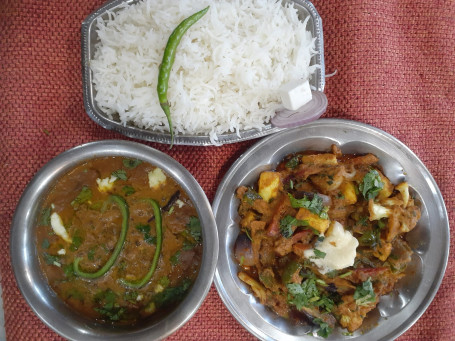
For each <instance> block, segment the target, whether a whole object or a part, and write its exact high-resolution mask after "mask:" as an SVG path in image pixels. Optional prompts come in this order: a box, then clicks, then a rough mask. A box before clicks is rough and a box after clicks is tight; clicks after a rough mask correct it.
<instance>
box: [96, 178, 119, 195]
mask: <svg viewBox="0 0 455 341" xmlns="http://www.w3.org/2000/svg"><path fill="white" fill-rule="evenodd" d="M117 179H118V178H117V177H116V176H115V175H111V177H107V178H104V179H99V178H98V179H96V183H97V184H98V190H99V191H100V192H108V191H110V190H111V189H112V186H114V182H115V181H116V180H117Z"/></svg>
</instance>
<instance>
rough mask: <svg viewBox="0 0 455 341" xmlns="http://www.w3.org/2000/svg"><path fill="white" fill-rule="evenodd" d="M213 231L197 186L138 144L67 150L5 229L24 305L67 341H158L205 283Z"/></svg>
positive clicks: (189, 311) (213, 257) (198, 300)
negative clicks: (105, 339)
mask: <svg viewBox="0 0 455 341" xmlns="http://www.w3.org/2000/svg"><path fill="white" fill-rule="evenodd" d="M217 242H218V237H217V229H216V224H215V221H214V217H213V214H212V210H211V207H210V204H209V202H208V200H207V198H206V196H205V194H204V192H203V190H202V188H201V187H200V186H199V184H198V183H197V181H196V180H195V179H194V178H193V176H192V175H191V174H190V173H189V172H188V170H186V169H185V168H184V167H183V166H182V165H180V164H179V163H178V162H177V161H175V160H174V159H172V158H171V157H169V156H167V155H166V154H163V153H162V152H159V151H157V150H155V149H153V148H150V147H148V146H145V145H142V144H139V143H134V142H127V141H116V140H110V141H108V140H106V141H99V142H93V143H88V144H84V145H81V146H78V147H75V148H73V149H70V150H68V151H66V152H64V153H62V154H60V155H58V156H57V157H55V158H54V159H52V160H51V161H49V162H48V163H47V164H46V165H45V166H44V167H43V168H42V169H41V170H40V171H39V172H38V173H37V174H36V175H35V177H34V178H33V179H32V180H31V182H30V183H29V185H28V186H27V188H26V189H25V191H24V193H23V195H22V197H21V199H20V201H19V204H18V206H17V209H16V212H15V214H14V218H13V221H12V227H11V250H10V251H11V261H12V266H13V269H14V273H15V276H16V280H17V283H18V286H19V288H20V290H21V292H22V294H23V296H24V298H25V299H26V301H27V303H28V304H29V305H30V307H31V308H32V309H33V311H34V312H35V313H36V314H37V315H38V317H39V318H40V319H41V320H42V321H43V322H44V323H45V324H46V325H48V326H49V327H50V328H51V329H53V330H54V331H56V332H57V333H58V334H60V335H62V336H63V337H65V338H67V339H71V340H77V339H81V338H83V339H84V340H95V339H102V338H109V339H113V340H114V339H115V340H129V339H131V338H132V337H134V338H136V339H139V340H142V339H144V340H145V339H150V338H152V339H161V338H164V337H166V336H168V335H170V334H171V333H173V332H174V331H176V330H177V329H178V328H179V327H181V326H182V325H183V324H184V323H185V322H187V321H188V320H189V319H190V318H191V317H192V315H193V314H194V313H195V312H196V311H197V309H198V308H199V306H200V305H201V304H202V302H203V300H204V298H205V297H206V295H207V293H208V291H209V289H210V286H211V282H212V279H213V275H214V271H215V266H216V261H217V255H218V247H217V246H218V244H217Z"/></svg>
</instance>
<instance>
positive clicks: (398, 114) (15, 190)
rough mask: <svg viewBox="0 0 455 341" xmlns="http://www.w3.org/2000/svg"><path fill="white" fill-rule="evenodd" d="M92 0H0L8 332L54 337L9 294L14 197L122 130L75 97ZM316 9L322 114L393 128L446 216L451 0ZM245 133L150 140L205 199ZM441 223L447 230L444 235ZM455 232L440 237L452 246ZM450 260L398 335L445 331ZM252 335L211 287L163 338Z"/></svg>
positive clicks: (452, 151) (454, 275) (14, 291)
mask: <svg viewBox="0 0 455 341" xmlns="http://www.w3.org/2000/svg"><path fill="white" fill-rule="evenodd" d="M102 2H103V1H101V0H80V1H77V2H74V1H69V0H62V1H34V0H22V1H14V0H11V1H9V0H6V1H5V0H2V1H0V32H1V33H0V61H1V63H0V116H1V120H0V170H1V171H0V174H1V176H0V189H1V195H0V198H1V199H0V200H1V204H0V275H1V285H2V287H3V302H4V309H5V321H6V326H5V327H6V334H7V338H8V340H14V341H16V340H60V339H61V338H60V337H59V336H58V335H56V334H55V333H54V332H53V331H51V330H50V329H48V328H47V327H46V326H45V325H44V324H43V323H42V322H41V321H40V320H39V319H38V318H37V317H36V316H35V315H34V314H33V313H32V311H31V309H30V308H29V307H28V305H27V304H26V302H25V300H24V299H23V298H22V296H21V295H20V292H19V290H18V287H17V285H16V282H15V280H14V276H13V273H12V269H11V265H10V259H9V229H10V222H11V218H12V214H13V212H14V208H15V206H16V204H17V202H18V199H19V197H20V195H21V193H22V191H23V190H24V188H25V186H26V184H27V182H28V181H30V179H31V178H32V176H33V175H34V173H35V172H36V171H37V170H38V169H39V168H40V167H41V166H43V165H44V164H45V163H46V162H47V161H48V160H49V159H51V158H52V157H54V156H55V155H57V154H58V153H60V152H62V151H64V150H66V149H69V148H71V147H73V146H76V145H78V144H81V143H84V142H90V141H95V140H101V139H112V138H120V139H122V138H124V137H122V136H120V135H118V134H116V133H113V132H109V131H106V130H104V129H103V128H101V127H99V126H98V125H96V124H95V123H94V122H92V121H91V120H90V119H89V118H88V116H87V115H86V114H85V110H84V106H83V102H82V91H81V88H82V85H81V67H80V26H81V22H82V21H83V19H84V18H85V17H86V16H87V15H88V14H89V13H91V12H92V11H93V10H95V9H96V8H97V7H99V6H100V5H101V4H102ZM314 4H315V6H316V8H317V9H318V11H319V13H320V14H321V16H322V19H323V26H324V38H325V41H324V42H325V60H326V71H327V73H331V72H333V71H335V70H337V71H338V73H337V75H336V76H334V77H332V78H330V79H327V85H326V89H325V92H326V94H327V96H328V99H329V107H328V111H327V113H326V115H325V117H337V118H345V119H352V120H357V121H361V122H365V123H368V124H371V125H374V126H376V127H378V128H381V129H383V130H385V131H387V132H388V133H390V134H392V135H394V136H395V137H397V138H398V139H400V140H401V141H403V142H404V143H405V144H406V145H407V146H409V147H410V148H411V149H412V150H413V151H414V152H415V153H416V154H417V155H418V156H419V157H420V158H421V160H422V161H423V162H424V163H425V165H426V166H427V167H428V169H429V170H430V172H431V173H432V174H433V176H434V178H435V179H436V182H437V183H438V185H439V187H440V189H441V192H442V194H443V196H444V199H445V201H446V205H447V210H448V212H449V219H450V223H451V225H452V226H453V225H454V219H455V210H454V206H455V195H454V193H455V176H454V174H455V173H454V170H453V169H454V167H453V165H454V164H455V147H454V145H455V142H454V141H455V137H454V133H455V129H454V126H455V114H454V108H455V106H454V104H455V102H454V98H455V90H454V87H455V2H453V1H436V0H434V1H423V0H408V1H391V0H385V1H373V0H365V1H361V0H355V1H343V0H333V1H322V0H317V1H314ZM253 143H254V141H249V142H243V143H239V144H234V145H227V146H223V147H218V148H217V147H208V148H203V147H188V146H175V147H174V148H173V149H172V150H171V151H169V150H168V148H167V146H163V145H159V144H154V143H148V144H149V145H151V146H153V147H154V148H157V149H159V150H161V151H163V152H166V153H168V154H170V155H171V156H173V157H174V158H175V159H177V161H179V162H181V163H182V164H183V165H184V166H185V167H187V168H188V169H189V170H190V172H191V173H193V174H194V176H195V177H196V179H197V180H198V181H199V182H200V184H201V186H202V187H203V189H204V190H205V192H206V193H207V196H208V198H209V200H213V197H214V194H215V191H216V188H217V185H218V184H219V182H220V181H221V179H222V177H223V175H224V174H225V173H226V171H227V170H228V168H229V166H230V164H231V163H232V162H233V161H234V160H235V159H236V158H237V157H238V156H240V155H241V153H243V152H244V151H245V150H246V149H247V148H248V147H249V146H251V145H252V144H253ZM454 237H455V236H454V233H452V240H454V239H455V238H454ZM453 247H454V242H452V243H451V253H453V251H454V249H453ZM454 279H455V264H454V261H453V260H452V259H450V260H449V265H448V268H447V272H446V275H445V278H444V280H443V282H442V285H441V288H440V290H439V292H438V294H437V295H436V298H435V299H434V301H433V303H432V304H431V305H430V307H429V308H428V310H427V311H426V312H425V314H424V315H423V317H422V318H421V319H420V320H419V321H418V322H417V323H416V324H415V325H414V326H413V327H412V328H411V329H410V330H409V331H407V332H406V333H405V334H404V335H403V336H401V337H400V338H399V340H400V341H403V340H450V339H452V340H453V339H454V337H453V335H454V332H455V330H454V326H453V321H454V319H455V313H454V312H453V309H452V307H453V306H454V305H455V294H454V288H455V281H454ZM248 339H254V338H253V337H252V336H251V335H250V334H249V333H248V332H247V331H246V330H245V329H243V327H242V326H241V325H240V324H239V323H238V322H237V321H236V320H235V319H234V318H233V317H232V316H231V315H230V313H229V312H228V310H227V309H226V308H225V307H224V305H223V303H222V302H221V300H220V299H219V297H218V295H217V293H216V291H215V289H214V288H213V287H212V290H211V291H210V293H209V295H208V297H207V299H206V301H205V302H204V304H203V305H202V307H201V309H200V310H199V311H198V312H197V313H196V315H195V316H194V317H193V318H192V319H191V320H190V321H189V323H187V324H186V325H185V326H184V327H183V328H181V329H180V330H179V331H177V332H176V333H175V334H174V335H172V336H171V337H169V340H248Z"/></svg>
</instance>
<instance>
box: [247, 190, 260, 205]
mask: <svg viewBox="0 0 455 341" xmlns="http://www.w3.org/2000/svg"><path fill="white" fill-rule="evenodd" d="M257 199H262V197H261V196H260V195H259V193H258V192H256V191H255V190H253V189H252V188H248V190H247V191H246V192H245V194H244V195H243V200H245V201H246V202H247V203H249V204H250V205H252V204H253V202H254V201H255V200H257Z"/></svg>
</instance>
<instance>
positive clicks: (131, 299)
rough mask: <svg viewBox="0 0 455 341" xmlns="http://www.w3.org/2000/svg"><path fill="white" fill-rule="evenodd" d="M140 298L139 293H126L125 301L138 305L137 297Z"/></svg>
mask: <svg viewBox="0 0 455 341" xmlns="http://www.w3.org/2000/svg"><path fill="white" fill-rule="evenodd" d="M138 296H139V294H138V292H137V291H126V292H125V294H124V295H123V299H124V300H125V301H127V302H130V303H133V304H135V303H137V297H138Z"/></svg>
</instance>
